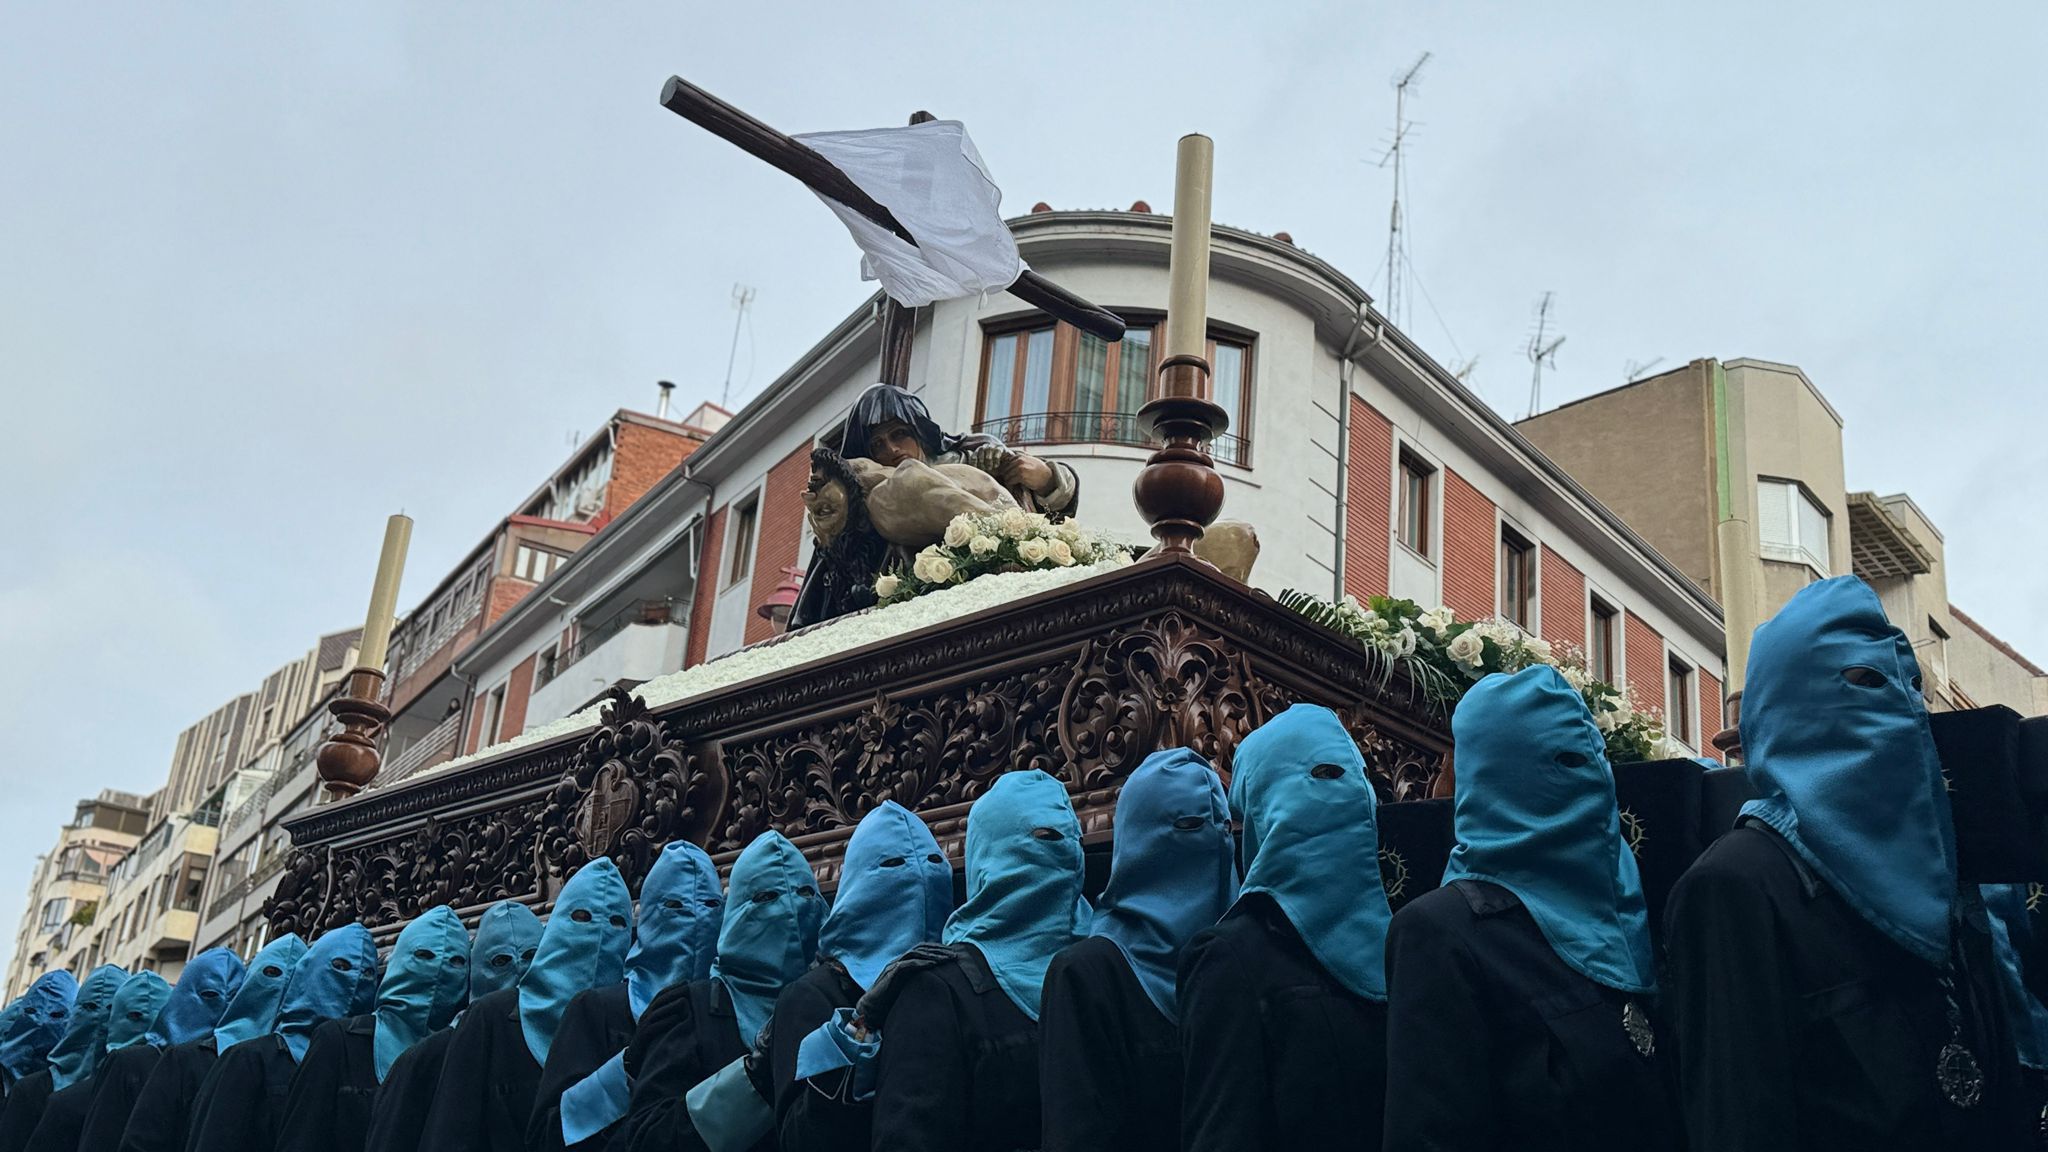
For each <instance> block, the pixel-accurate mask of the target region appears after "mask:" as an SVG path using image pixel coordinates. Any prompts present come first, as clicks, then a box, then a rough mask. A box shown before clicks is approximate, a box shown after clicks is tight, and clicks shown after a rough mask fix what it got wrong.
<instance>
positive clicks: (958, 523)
mask: <svg viewBox="0 0 2048 1152" xmlns="http://www.w3.org/2000/svg"><path fill="white" fill-rule="evenodd" d="M973 536H974V526H973V525H972V524H970V523H968V517H966V516H955V517H953V522H952V523H950V524H948V525H946V547H948V548H960V547H964V546H965V545H966V544H967V541H968V540H970V539H972V538H973Z"/></svg>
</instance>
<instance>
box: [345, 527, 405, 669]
mask: <svg viewBox="0 0 2048 1152" xmlns="http://www.w3.org/2000/svg"><path fill="white" fill-rule="evenodd" d="M411 543H412V517H410V516H407V515H404V514H403V513H401V514H399V515H397V516H393V517H392V518H391V519H390V520H389V521H387V522H386V523H385V525H384V551H382V552H381V553H379V554H378V555H377V583H376V584H375V585H373V586H372V587H371V588H370V615H369V618H368V619H366V620H364V621H363V643H362V646H361V648H362V656H361V657H360V658H358V659H357V660H356V665H357V667H361V668H377V669H382V668H383V667H384V656H385V654H386V652H387V651H389V649H390V647H391V616H392V613H393V612H394V611H396V609H397V607H398V580H399V577H401V576H403V575H405V550H406V547H407V546H408V545H410V544H411Z"/></svg>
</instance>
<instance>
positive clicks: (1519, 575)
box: [1500, 524, 1536, 632]
mask: <svg viewBox="0 0 2048 1152" xmlns="http://www.w3.org/2000/svg"><path fill="white" fill-rule="evenodd" d="M1535 605H1536V547H1535V545H1533V544H1530V543H1529V541H1528V540H1526V539H1524V538H1523V537H1522V534H1521V533H1519V532H1517V531H1515V530H1514V529H1513V528H1510V527H1508V526H1507V525H1505V524H1503V525H1501V526H1500V614H1501V617H1502V618H1503V619H1505V620H1507V621H1508V622H1509V623H1510V624H1513V625H1515V626H1516V627H1517V628H1520V629H1522V630H1523V631H1524V632H1533V631H1535V622H1536V614H1535Z"/></svg>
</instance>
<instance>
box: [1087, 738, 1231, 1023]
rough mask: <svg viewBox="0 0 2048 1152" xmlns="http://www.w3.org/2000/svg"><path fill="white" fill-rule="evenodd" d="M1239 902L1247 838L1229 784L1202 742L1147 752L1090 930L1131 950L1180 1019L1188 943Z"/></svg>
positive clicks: (1119, 803) (1120, 810)
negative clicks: (1233, 826)
mask: <svg viewBox="0 0 2048 1152" xmlns="http://www.w3.org/2000/svg"><path fill="white" fill-rule="evenodd" d="M1236 899H1237V845H1236V843H1235V842H1234V841H1233V840H1232V839H1231V837H1230V805H1229V803H1228V802H1227V801H1226V800H1225V799H1224V796H1223V781H1222V780H1221V779H1219V778H1218V777H1217V775H1216V770H1215V769H1213V768H1211V767H1210V766H1209V762H1208V761H1207V760H1205V759H1203V758H1202V756H1201V754H1200V753H1198V752H1196V751H1195V750H1194V749H1192V748H1166V749H1161V750H1160V751H1158V752H1154V753H1153V754H1152V755H1150V756H1147V757H1146V758H1145V762H1144V763H1142V764H1140V765H1138V770H1137V771H1135V772H1133V773H1131V776H1130V779H1128V780H1126V781H1124V787H1123V791H1122V792H1120V793H1118V795H1117V798H1116V843H1115V846H1114V847H1113V848H1112V849H1111V854H1110V863H1109V886H1108V887H1107V888H1104V889H1103V892H1102V897H1101V899H1099V900H1097V901H1096V902H1095V926H1094V928H1092V929H1091V930H1090V934H1091V935H1095V936H1102V937H1105V938H1107V939H1108V940H1110V941H1111V942H1112V943H1114V944H1115V945H1116V946H1117V948H1119V949H1120V950H1122V952H1123V954H1124V960H1125V961H1126V962H1127V963H1129V964H1130V966H1131V972H1132V974H1134V975H1135V976H1137V978H1138V985H1139V987H1141V988H1143V989H1144V990H1145V996H1146V998H1147V999H1149V1000H1151V1001H1152V1004H1153V1006H1154V1007H1156V1008H1158V1009H1159V1011H1160V1012H1162V1013H1164V1014H1165V1015H1166V1018H1167V1019H1168V1020H1179V1019H1180V1006H1179V1002H1178V1000H1177V999H1176V998H1175V995H1174V976H1175V973H1176V972H1177V971H1178V970H1179V965H1180V950H1181V948H1182V946H1183V945H1185V944H1186V943H1187V942H1188V940H1189V938H1190V937H1192V936H1194V934H1195V933H1197V932H1200V931H1201V930H1202V929H1204V928H1207V927H1209V926H1210V925H1211V924H1214V923H1216V921H1218V920H1220V919H1222V918H1223V913H1224V912H1225V911H1227V910H1228V909H1229V908H1230V905H1231V902H1232V901H1235V900H1236Z"/></svg>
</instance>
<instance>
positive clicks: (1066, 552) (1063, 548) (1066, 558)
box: [1045, 540, 1074, 568]
mask: <svg viewBox="0 0 2048 1152" xmlns="http://www.w3.org/2000/svg"><path fill="white" fill-rule="evenodd" d="M1045 551H1046V555H1048V556H1051V557H1052V562H1053V563H1055V564H1057V565H1059V566H1060V567H1062V568H1065V567H1066V566H1067V565H1069V564H1072V563H1073V562H1074V550H1073V548H1071V547H1069V546H1068V544H1067V542H1066V541H1065V540H1054V541H1053V542H1052V543H1050V544H1047V545H1046V546H1045Z"/></svg>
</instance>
